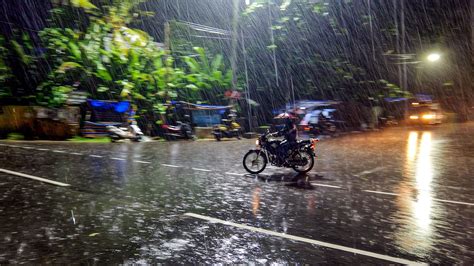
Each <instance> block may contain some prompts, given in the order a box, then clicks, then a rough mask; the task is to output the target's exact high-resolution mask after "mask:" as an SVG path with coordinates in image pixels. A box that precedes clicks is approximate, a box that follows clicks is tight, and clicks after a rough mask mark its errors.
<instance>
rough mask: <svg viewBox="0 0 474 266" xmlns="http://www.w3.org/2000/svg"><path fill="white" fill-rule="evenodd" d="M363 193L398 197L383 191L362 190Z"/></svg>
mask: <svg viewBox="0 0 474 266" xmlns="http://www.w3.org/2000/svg"><path fill="white" fill-rule="evenodd" d="M363 191H365V192H369V193H377V194H384V195H392V196H398V194H396V193H391V192H383V191H375V190H363Z"/></svg>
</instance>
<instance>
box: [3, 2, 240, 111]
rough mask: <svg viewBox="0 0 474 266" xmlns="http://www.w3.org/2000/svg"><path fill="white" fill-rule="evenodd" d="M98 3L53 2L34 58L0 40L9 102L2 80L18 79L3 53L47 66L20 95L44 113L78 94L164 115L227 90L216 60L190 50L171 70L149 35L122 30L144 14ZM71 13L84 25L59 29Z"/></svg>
mask: <svg viewBox="0 0 474 266" xmlns="http://www.w3.org/2000/svg"><path fill="white" fill-rule="evenodd" d="M103 2H105V4H101V5H97V6H96V5H94V4H93V3H92V2H90V1H88V0H71V1H70V2H64V1H61V2H60V3H58V4H57V7H56V8H54V9H53V10H52V12H51V13H52V18H51V26H50V27H48V28H45V29H44V30H42V31H41V32H40V33H39V36H40V38H41V42H42V43H43V48H44V53H43V54H42V55H41V57H33V56H29V54H28V53H26V52H25V51H24V49H25V48H24V43H23V45H22V44H20V43H18V42H16V41H15V40H12V41H10V46H9V47H5V45H2V44H3V42H4V40H3V39H0V83H2V85H5V86H2V90H1V91H0V93H1V95H2V96H11V90H12V88H11V87H9V86H7V83H8V82H7V81H9V79H10V84H12V82H11V79H16V78H18V77H13V76H12V75H11V72H10V65H9V64H8V63H7V57H8V53H9V52H10V53H14V57H15V58H17V60H18V61H19V63H20V64H22V65H24V66H25V67H27V66H31V65H35V64H38V63H40V61H41V62H47V66H48V67H49V68H48V69H47V70H46V71H45V72H46V73H45V74H44V75H43V77H42V78H41V79H40V76H41V75H33V76H37V78H38V79H39V80H40V81H39V82H37V86H36V87H35V88H34V89H33V90H31V91H30V92H29V95H26V96H32V98H34V99H36V101H37V103H38V104H41V105H45V106H50V107H59V106H62V105H63V104H64V103H65V102H66V100H67V97H68V95H69V94H70V93H71V92H73V91H75V90H81V91H86V92H88V93H89V96H90V97H91V98H95V99H106V100H130V101H132V102H133V103H134V105H135V106H136V107H138V114H140V115H146V114H148V115H150V113H158V114H160V113H161V114H164V113H165V112H166V107H165V104H166V102H168V101H170V100H172V99H177V98H178V99H181V100H201V99H202V97H203V95H205V92H203V91H204V90H210V89H220V90H222V91H223V89H225V88H228V87H229V86H230V82H231V72H230V71H226V70H225V67H224V64H223V62H222V56H221V55H216V56H215V57H214V58H213V59H212V58H211V56H209V55H208V54H206V53H205V51H204V49H203V48H200V47H195V48H194V50H195V52H196V53H198V55H199V56H198V58H192V57H188V56H181V57H179V60H180V61H182V62H183V63H182V64H181V67H177V64H176V63H175V58H173V57H172V56H171V55H170V54H169V53H168V51H166V50H165V49H163V48H162V47H161V46H160V45H159V44H158V43H157V42H155V41H153V38H152V37H151V36H150V35H149V34H147V33H146V32H143V31H141V30H139V29H134V28H130V27H129V26H128V25H129V24H130V23H131V22H132V21H133V19H134V18H138V17H140V16H143V15H147V14H146V13H143V12H142V13H139V11H138V10H137V6H138V4H139V3H141V2H144V1H133V0H129V1H123V0H120V1H112V2H110V1H103ZM99 4H100V1H99ZM74 12H80V13H79V14H80V16H81V17H80V18H79V20H80V21H81V22H84V21H87V22H88V23H87V25H84V23H82V24H80V23H79V24H77V25H78V26H77V27H74V25H73V23H70V24H71V25H68V26H70V27H64V26H63V23H62V22H63V21H67V19H68V17H74V16H73V15H74V14H75V13H74ZM7 48H9V49H7ZM211 59H212V60H211ZM27 72H28V71H27ZM29 73H30V74H34V73H32V72H31V71H29ZM18 79H19V78H18ZM152 116H153V117H156V116H154V115H152Z"/></svg>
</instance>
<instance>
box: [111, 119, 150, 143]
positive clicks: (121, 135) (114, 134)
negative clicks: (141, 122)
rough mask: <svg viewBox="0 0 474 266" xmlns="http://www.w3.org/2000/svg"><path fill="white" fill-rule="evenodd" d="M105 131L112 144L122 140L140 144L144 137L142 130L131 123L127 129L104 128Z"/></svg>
mask: <svg viewBox="0 0 474 266" xmlns="http://www.w3.org/2000/svg"><path fill="white" fill-rule="evenodd" d="M106 129H107V132H108V133H109V137H110V140H111V141H112V142H116V141H119V140H122V139H129V140H132V141H136V142H140V141H142V140H143V137H144V134H143V132H142V130H141V129H140V128H139V127H138V126H137V124H136V123H132V124H130V125H129V126H128V127H116V126H106Z"/></svg>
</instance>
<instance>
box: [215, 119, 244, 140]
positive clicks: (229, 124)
mask: <svg viewBox="0 0 474 266" xmlns="http://www.w3.org/2000/svg"><path fill="white" fill-rule="evenodd" d="M222 122H223V124H219V125H215V126H214V127H213V129H212V134H213V135H214V137H215V138H216V140H217V141H220V140H221V139H222V138H237V139H240V138H241V136H242V128H241V127H240V125H239V123H237V122H236V121H234V120H233V119H230V120H229V119H222Z"/></svg>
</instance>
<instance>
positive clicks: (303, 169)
mask: <svg viewBox="0 0 474 266" xmlns="http://www.w3.org/2000/svg"><path fill="white" fill-rule="evenodd" d="M294 156H300V158H306V159H307V160H308V162H307V163H306V164H305V165H304V166H303V167H301V168H300V166H299V165H294V166H293V167H292V168H293V170H295V171H296V172H298V173H307V172H309V171H311V169H313V166H314V156H313V155H312V154H311V153H309V152H308V151H299V152H296V154H295V155H294Z"/></svg>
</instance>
